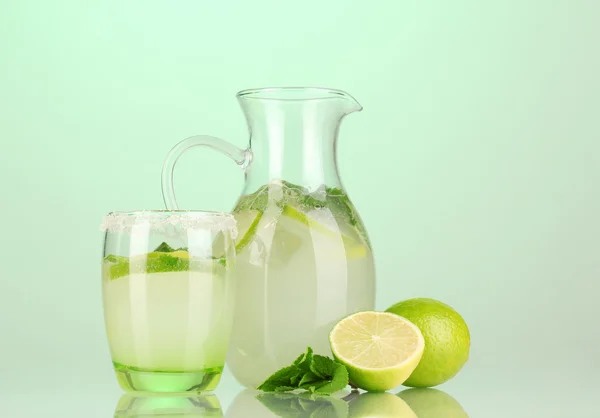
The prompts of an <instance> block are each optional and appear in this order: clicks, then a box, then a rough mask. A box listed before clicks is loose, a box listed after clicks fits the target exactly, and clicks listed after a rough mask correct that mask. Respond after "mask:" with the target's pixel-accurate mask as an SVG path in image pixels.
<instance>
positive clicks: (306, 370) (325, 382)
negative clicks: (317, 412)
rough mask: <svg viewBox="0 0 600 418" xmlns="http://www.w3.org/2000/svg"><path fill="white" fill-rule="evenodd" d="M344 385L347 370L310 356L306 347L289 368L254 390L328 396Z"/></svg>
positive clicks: (341, 366) (277, 372) (311, 354)
mask: <svg viewBox="0 0 600 418" xmlns="http://www.w3.org/2000/svg"><path fill="white" fill-rule="evenodd" d="M346 386H348V371H347V370H346V367H344V365H342V364H340V363H338V362H336V361H334V360H332V359H330V358H329V357H325V356H320V355H318V354H313V350H312V348H310V347H308V348H307V349H306V353H304V354H302V355H300V357H298V358H297V359H296V360H295V361H294V363H293V364H292V365H290V366H287V367H284V368H283V369H281V370H278V371H276V372H275V373H273V374H272V375H271V376H269V378H268V379H267V380H265V381H264V382H263V383H262V384H261V385H260V386H259V387H258V388H257V389H258V390H261V391H263V392H289V391H293V390H298V389H300V390H305V391H308V392H310V393H316V394H321V395H330V394H332V393H335V392H338V391H340V390H342V389H344V388H345V387H346Z"/></svg>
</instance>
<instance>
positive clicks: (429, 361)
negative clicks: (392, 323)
mask: <svg viewBox="0 0 600 418" xmlns="http://www.w3.org/2000/svg"><path fill="white" fill-rule="evenodd" d="M387 312H392V313H395V314H397V315H400V316H402V317H404V318H406V319H408V320H409V321H411V322H412V323H414V324H415V325H416V326H417V327H419V329H420V330H421V332H422V333H423V337H424V338H425V351H424V353H423V358H422V359H421V362H420V363H419V365H418V367H417V368H416V369H415V371H414V372H413V373H412V375H411V376H410V377H409V378H408V380H407V381H406V382H404V385H405V386H413V387H428V386H436V385H439V384H442V383H444V382H445V381H447V380H449V379H451V378H452V377H454V376H455V375H456V374H457V373H458V372H459V371H460V369H461V368H462V366H463V365H464V364H465V363H466V361H467V360H468V358H469V347H470V345H471V337H470V334H469V328H468V327H467V324H466V323H465V321H464V320H463V319H462V317H461V316H460V315H459V314H458V312H456V311H455V310H454V309H452V308H451V307H450V306H448V305H446V304H444V303H442V302H439V301H437V300H434V299H410V300H406V301H404V302H399V303H397V304H395V305H394V306H392V307H390V308H389V309H388V310H387Z"/></svg>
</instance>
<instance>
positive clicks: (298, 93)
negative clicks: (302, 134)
mask: <svg viewBox="0 0 600 418" xmlns="http://www.w3.org/2000/svg"><path fill="white" fill-rule="evenodd" d="M236 97H237V98H238V99H257V100H281V101H306V100H324V99H332V98H345V99H350V100H353V101H356V100H355V99H354V98H353V97H352V96H351V95H350V94H348V93H346V92H345V91H343V90H339V89H333V88H329V87H312V86H306V87H302V86H299V87H293V86H288V87H260V88H251V89H245V90H241V91H239V92H238V93H237V94H236Z"/></svg>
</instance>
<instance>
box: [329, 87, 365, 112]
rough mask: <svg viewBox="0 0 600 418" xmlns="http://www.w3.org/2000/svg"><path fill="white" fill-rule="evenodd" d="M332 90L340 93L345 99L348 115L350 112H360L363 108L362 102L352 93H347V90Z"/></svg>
mask: <svg viewBox="0 0 600 418" xmlns="http://www.w3.org/2000/svg"><path fill="white" fill-rule="evenodd" d="M331 91H332V93H334V92H335V94H337V95H339V97H340V98H342V99H343V100H344V105H345V114H346V115H349V114H350V113H354V112H360V111H361V110H362V109H363V107H362V105H361V104H360V103H358V100H356V99H355V98H354V97H353V96H352V95H351V94H349V93H346V92H345V91H342V90H331Z"/></svg>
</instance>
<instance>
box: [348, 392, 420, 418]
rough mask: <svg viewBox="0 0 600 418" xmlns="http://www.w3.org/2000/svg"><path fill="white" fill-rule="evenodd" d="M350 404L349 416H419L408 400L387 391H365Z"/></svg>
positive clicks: (350, 417)
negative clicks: (405, 400)
mask: <svg viewBox="0 0 600 418" xmlns="http://www.w3.org/2000/svg"><path fill="white" fill-rule="evenodd" d="M349 406H350V415H348V417H349V418H417V415H415V413H414V412H413V411H412V409H411V408H410V407H409V406H408V405H407V404H406V402H404V401H403V400H402V399H400V398H398V397H397V396H394V395H392V394H391V393H387V392H384V393H363V394H362V395H360V396H358V397H356V398H354V399H352V400H351V401H350V405H349ZM418 418H421V417H420V416H419V417H418Z"/></svg>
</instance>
